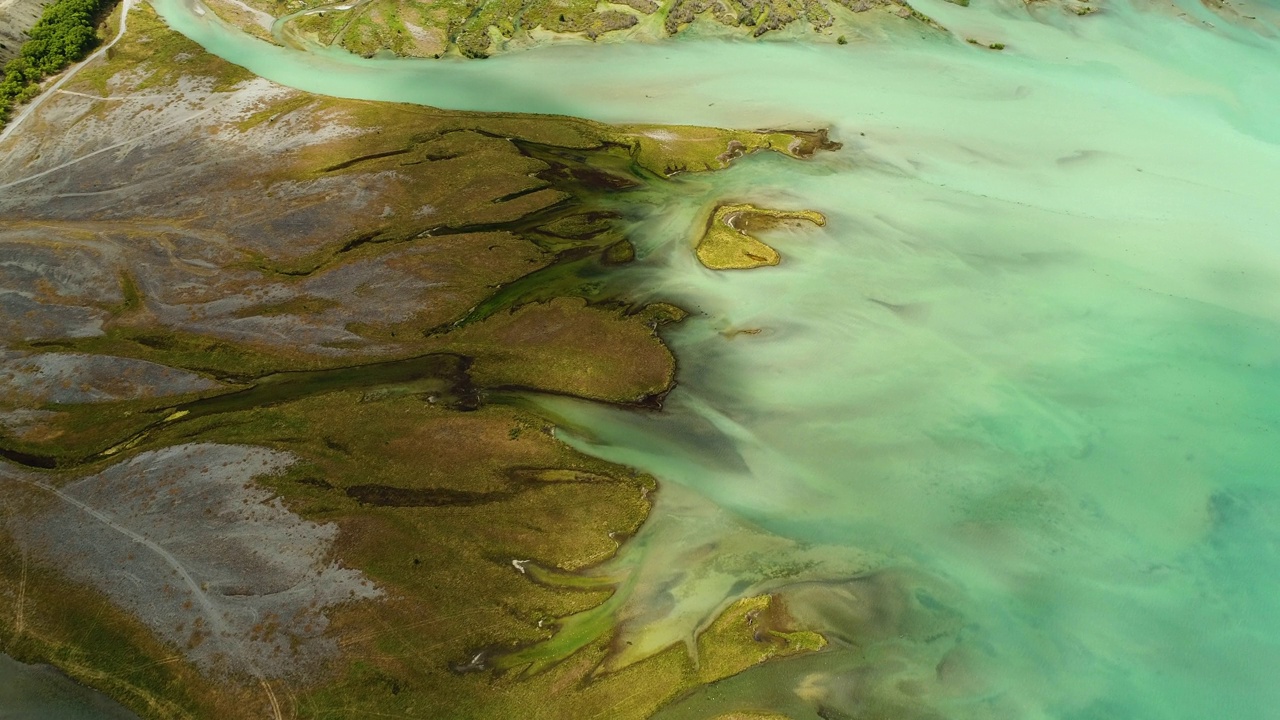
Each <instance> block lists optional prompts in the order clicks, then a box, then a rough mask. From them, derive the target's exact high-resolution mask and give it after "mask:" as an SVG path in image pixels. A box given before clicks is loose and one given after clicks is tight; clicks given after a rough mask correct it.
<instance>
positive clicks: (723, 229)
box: [695, 203, 827, 270]
mask: <svg viewBox="0 0 1280 720" xmlns="http://www.w3.org/2000/svg"><path fill="white" fill-rule="evenodd" d="M803 223H811V224H813V225H818V226H822V225H826V224H827V218H826V217H825V216H824V215H823V214H822V213H820V212H817V211H814V210H770V209H767V208H759V207H756V206H755V205H750V204H745V203H739V204H730V205H720V206H718V207H716V208H715V209H714V210H712V211H711V217H710V218H708V219H707V227H706V230H705V231H703V233H702V237H700V238H699V239H698V244H697V247H696V249H695V252H696V253H697V255H698V261H699V262H701V263H702V264H703V265H705V266H706V267H708V268H710V269H712V270H750V269H753V268H758V267H766V266H769V265H777V264H778V263H779V262H782V256H781V255H779V254H778V251H777V250H774V249H773V248H771V247H769V246H768V245H766V244H764V243H763V242H761V241H760V240H759V239H757V238H756V237H754V235H753V234H752V233H757V232H764V231H767V230H770V229H772V228H776V227H778V226H780V225H784V224H803Z"/></svg>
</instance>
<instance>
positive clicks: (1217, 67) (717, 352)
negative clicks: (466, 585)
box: [154, 0, 1280, 720]
mask: <svg viewBox="0 0 1280 720" xmlns="http://www.w3.org/2000/svg"><path fill="white" fill-rule="evenodd" d="M154 4H155V6H156V8H157V10H158V11H159V12H160V13H161V15H162V16H163V17H164V18H165V19H166V21H167V22H169V23H170V24H171V25H172V26H173V27H174V28H175V29H177V30H178V31H180V32H182V33H183V34H185V35H187V36H189V37H190V38H192V39H193V40H195V41H196V42H198V43H200V44H201V45H203V46H205V47H206V48H208V49H209V50H210V51H211V52H213V53H215V54H217V55H220V56H222V57H224V58H226V59H227V60H230V61H232V62H235V63H238V64H241V65H244V66H245V67H247V68H249V69H250V70H252V71H253V72H255V73H257V74H259V75H262V76H264V77H266V78H269V79H271V80H274V81H276V82H279V83H282V84H285V85H289V86H294V87H298V88H301V89H304V90H309V91H313V92H319V93H325V94H330V95H339V96H346V97H361V98H365V99H371V100H394V101H401V102H413V103H423V104H429V105H435V106H439V107H447V108H455V109H468V110H483V111H502V112H538V113H558V114H565V115H573V116H579V117H588V118H592V119H596V120H602V121H611V122H641V121H643V122H657V123H680V124H702V125H714V126H721V127H743V128H758V127H773V128H781V127H787V128H815V127H827V128H830V130H831V134H832V137H833V138H834V139H836V140H839V141H840V142H842V143H843V148H842V149H840V150H839V151H835V152H827V153H819V154H818V155H817V156H815V157H814V158H813V159H812V160H810V161H807V162H801V161H796V160H793V159H789V158H785V157H782V156H776V155H772V156H764V155H760V156H753V157H750V158H746V159H744V160H742V161H740V162H738V163H737V164H735V165H734V167H732V168H730V169H729V170H726V171H722V172H717V173H709V174H698V175H689V176H677V177H676V178H674V179H673V180H672V181H671V182H670V183H666V184H664V185H663V186H662V187H660V188H657V189H651V190H647V191H645V192H647V193H648V195H647V196H646V197H645V198H644V204H646V205H645V207H647V212H645V213H643V217H639V218H638V219H637V220H636V221H635V225H634V227H633V233H632V236H633V240H634V242H635V243H636V245H637V247H638V249H639V257H640V262H639V266H638V267H637V268H633V269H631V270H628V271H627V272H626V273H624V275H625V276H626V277H625V279H624V280H622V281H621V282H626V283H629V284H632V285H634V287H630V288H629V290H628V292H629V293H630V294H631V295H632V296H634V297H638V298H640V299H645V300H664V301H668V302H672V303H675V304H678V305H680V306H682V307H684V308H686V309H688V310H690V311H692V312H693V315H692V316H691V317H690V318H689V319H688V320H687V321H685V322H684V323H682V324H681V325H680V326H678V327H676V329H674V330H672V331H671V332H669V333H668V339H669V340H670V342H671V344H672V347H673V348H674V350H675V353H676V355H677V357H678V358H679V362H680V374H679V383H680V384H679V387H678V388H677V389H676V390H675V391H674V392H673V393H672V394H671V395H670V397H669V398H668V399H667V401H666V403H665V407H664V409H663V410H662V411H661V412H637V411H626V410H620V409H617V408H611V407H604V406H598V405H592V404H589V403H585V402H576V401H569V400H563V399H540V400H537V401H536V402H538V403H540V404H541V405H542V406H543V407H544V408H545V409H546V410H547V411H549V412H551V413H553V414H554V415H555V416H556V417H558V418H560V419H561V425H562V426H563V427H564V428H566V429H565V430H562V431H561V436H562V437H564V438H565V439H566V440H568V441H569V442H571V443H573V444H575V445H576V446H578V447H580V448H582V449H584V450H586V451H587V452H590V453H593V454H596V455H599V456H602V457H605V458H608V459H610V460H615V461H618V462H622V463H626V464H629V465H632V466H635V467H638V468H641V469H643V470H645V471H648V472H651V473H653V474H654V475H655V476H656V477H658V478H659V480H660V482H661V483H662V484H663V485H662V490H661V492H660V493H659V496H658V497H659V499H658V502H657V505H656V507H655V511H654V514H653V516H652V518H651V519H650V521H649V523H648V524H647V525H646V526H645V528H644V530H642V532H641V534H640V535H639V536H638V537H637V538H635V539H634V540H633V541H631V542H630V543H628V544H627V545H625V546H624V550H623V552H622V553H621V554H620V555H619V557H618V558H616V559H615V560H614V561H612V562H611V565H610V567H608V568H605V569H603V570H602V571H604V572H610V573H624V574H625V576H626V577H628V578H629V580H628V581H627V582H626V583H625V584H624V587H623V590H622V591H621V592H620V593H619V594H618V595H617V596H616V597H615V598H614V600H611V601H610V602H609V603H607V604H606V605H605V606H604V607H602V608H600V609H598V610H597V611H594V612H593V613H589V614H588V615H587V616H582V617H577V618H573V619H571V620H570V622H569V623H568V625H567V626H566V628H565V630H564V631H562V634H564V635H565V637H566V638H572V637H573V635H574V633H573V629H574V627H575V625H580V626H583V627H588V626H593V625H595V624H598V623H602V622H609V623H617V624H618V625H619V626H620V627H621V628H622V632H623V633H624V637H625V638H626V639H627V640H628V641H629V642H630V643H631V644H630V645H628V646H627V647H628V652H629V653H632V654H634V655H635V656H640V655H643V654H644V653H646V652H649V651H651V650H655V649H657V648H660V647H663V646H665V645H668V644H670V643H671V642H676V641H680V640H688V639H689V638H691V637H692V636H693V634H694V633H695V632H696V631H697V629H698V628H699V626H700V624H701V623H704V622H706V620H707V618H709V617H713V616H714V615H715V614H716V612H717V611H718V610H719V609H721V608H723V607H724V606H726V605H727V604H728V603H730V602H732V601H733V600H734V599H736V598H739V597H743V596H747V595H752V594H759V593H761V592H779V593H781V594H783V596H784V597H785V598H786V599H787V603H788V606H789V608H790V609H791V612H792V613H793V614H794V615H795V616H796V619H797V620H798V621H799V622H801V624H803V625H804V626H806V627H810V628H812V629H815V630H818V631H820V632H822V633H823V634H824V635H825V636H826V637H827V639H828V641H829V643H830V644H829V646H828V648H827V649H826V650H824V651H823V652H820V653H815V654H809V655H802V656H796V657H793V658H789V659H786V660H782V661H778V662H771V663H765V664H764V665H761V666H758V667H757V668H755V669H753V670H750V671H748V672H746V673H743V674H741V675H739V676H736V677H735V678H732V679H730V680H728V681H725V682H723V683H720V684H717V685H715V686H712V687H711V688H709V689H708V690H706V691H704V692H703V694H702V695H699V696H696V697H694V698H691V699H689V700H688V701H686V702H682V703H679V704H677V705H676V706H673V707H671V708H670V709H669V710H667V711H666V716H668V717H690V718H692V717H714V716H716V715H717V714H719V713H728V712H732V711H736V710H738V711H740V710H748V709H751V710H756V711H760V710H764V709H769V710H772V711H775V712H781V713H785V714H787V715H789V716H791V717H815V718H816V717H819V716H821V717H824V718H843V717H858V718H862V717H866V718H871V717H877V718H878V717H897V716H898V715H896V714H892V713H891V712H890V709H892V708H895V707H905V706H911V707H925V708H929V710H930V712H931V713H932V715H929V716H930V717H939V718H958V719H966V720H967V719H973V720H978V719H988V718H1010V719H1019V720H1021V719H1026V720H1039V719H1042V718H1054V719H1060V720H1103V719H1119V718H1124V719H1126V720H1201V719H1203V718H1214V717H1216V718H1230V719H1232V720H1264V719H1268V718H1275V717H1276V716H1277V715H1276V713H1277V712H1278V711H1277V710H1276V708H1280V678H1278V677H1277V668H1280V199H1278V197H1277V191H1278V190H1280V145H1278V144H1277V143H1280V23H1278V22H1277V20H1278V19H1280V6H1277V5H1276V4H1275V3H1274V2H1271V4H1269V5H1268V4H1261V5H1257V6H1243V5H1233V6H1229V7H1228V10H1227V11H1222V12H1215V11H1211V10H1210V9H1208V8H1207V7H1206V6H1205V5H1202V4H1200V3H1199V2H1196V1H1194V0H1175V3H1169V4H1160V3H1154V2H1152V3H1147V2H1143V1H1142V0H1114V1H1113V2H1108V3H1106V4H1105V5H1103V6H1102V7H1101V10H1100V11H1099V12H1097V13H1095V14H1093V15H1090V16H1087V17H1077V16H1076V15H1075V14H1073V13H1070V12H1066V11H1064V10H1063V9H1062V8H1060V7H1057V6H1031V7H1028V6H1024V5H1023V3H1022V2H1012V1H1009V0H973V2H972V4H971V5H970V6H969V7H961V6H958V5H952V4H949V3H945V2H941V0H922V1H921V2H920V3H917V4H916V7H917V9H919V10H920V11H921V12H923V13H925V14H926V15H929V16H930V17H933V18H934V19H936V20H937V21H938V22H939V23H940V24H941V25H943V26H945V27H946V28H948V30H949V31H950V34H949V35H947V34H943V33H922V32H920V31H911V32H907V31H905V30H893V31H890V30H885V31H883V32H882V33H881V35H880V36H878V37H874V38H870V39H858V40H856V41H854V42H851V43H850V44H848V45H837V44H816V43H804V42H790V41H788V42H768V41H757V42H746V41H731V40H725V39H722V38H720V39H712V38H705V37H704V38H696V37H691V38H682V39H677V40H670V41H664V42H656V43H646V42H628V43H606V44H601V45H591V44H587V43H561V44H554V45H548V46H543V47H539V48H535V49H530V50H526V51H521V52H516V53H512V54H509V55H504V56H499V57H496V58H492V59H488V60H484V61H461V60H458V61H450V60H438V61H432V60H403V59H379V58H374V59H364V58H358V57H354V56H350V55H346V54H343V53H338V52H333V51H327V50H323V49H316V48H309V49H307V48H282V47H278V46H273V45H269V44H267V43H264V42H262V41H259V40H256V39H253V38H251V37H249V36H247V35H245V34H243V33H241V32H240V31H238V30H236V29H234V28H231V27H229V26H226V25H224V24H222V23H220V22H219V21H217V20H216V19H215V18H214V17H213V14H212V13H211V12H204V11H203V9H202V8H200V7H198V6H197V5H194V4H185V3H184V0H154ZM1230 7H1235V8H1236V12H1237V13H1238V14H1236V15H1231V14H1230ZM904 27H905V26H904ZM967 38H975V39H977V40H979V41H980V43H981V45H975V44H972V43H966V42H965V39H967ZM996 42H998V43H1003V44H1004V46H1005V47H1004V49H1003V50H994V49H988V48H987V47H986V45H987V44H989V43H996ZM728 201H734V202H751V203H754V204H756V205H759V206H763V207H769V208H778V209H810V210H817V211H820V212H822V213H823V214H825V215H826V217H827V221H828V222H827V224H826V226H825V227H822V228H804V229H780V230H776V231H772V232H770V233H767V234H765V235H763V236H762V238H763V239H764V240H766V241H767V242H768V243H769V244H770V245H772V246H774V247H776V248H777V249H778V250H779V251H780V252H781V254H782V256H783V261H782V263H781V265H779V266H777V267H773V268H764V269H758V270H752V271H731V272H715V271H711V270H707V269H705V268H703V267H702V266H701V265H700V264H699V263H698V262H697V260H696V258H695V257H694V255H693V253H692V250H691V246H692V242H693V240H694V239H695V237H696V234H697V232H698V230H699V228H700V227H702V226H703V224H704V223H705V219H706V213H707V212H708V210H709V209H710V208H711V207H713V206H714V205H716V204H717V203H721V202H728ZM566 642H570V640H568V639H566ZM625 660H626V658H620V659H619V662H624V661H625ZM886 713H888V714H886Z"/></svg>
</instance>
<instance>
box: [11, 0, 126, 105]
mask: <svg viewBox="0 0 1280 720" xmlns="http://www.w3.org/2000/svg"><path fill="white" fill-rule="evenodd" d="M111 4H112V0H55V2H54V3H53V4H51V5H49V6H47V7H45V9H44V13H43V14H42V15H41V16H40V19H39V20H38V21H36V24H35V26H34V27H32V28H31V30H30V32H29V33H28V38H27V41H26V42H24V43H23V44H22V49H21V50H20V51H19V52H18V56H17V57H16V58H14V59H12V60H10V61H9V62H7V63H5V66H4V74H3V79H0V126H2V125H3V124H4V123H5V122H7V121H8V119H9V113H10V111H11V110H12V109H13V107H14V106H15V105H20V104H22V103H24V102H26V101H28V100H30V99H32V98H34V97H35V96H36V95H39V94H40V81H42V80H44V79H45V78H47V77H49V76H50V75H53V74H54V73H56V72H58V71H60V70H62V69H63V68H65V67H66V66H68V65H70V64H71V63H73V62H75V61H77V60H80V59H81V58H83V57H84V56H85V55H87V54H88V52H89V51H90V50H92V49H93V47H94V46H95V45H97V44H98V34H97V31H96V26H97V24H98V20H99V18H100V16H101V15H102V13H103V12H104V11H105V10H106V8H108V7H109V6H110V5H111Z"/></svg>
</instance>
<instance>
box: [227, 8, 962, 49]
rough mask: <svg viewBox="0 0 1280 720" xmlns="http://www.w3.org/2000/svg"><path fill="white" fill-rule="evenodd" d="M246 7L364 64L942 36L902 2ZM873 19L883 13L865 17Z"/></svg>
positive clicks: (231, 12)
mask: <svg viewBox="0 0 1280 720" xmlns="http://www.w3.org/2000/svg"><path fill="white" fill-rule="evenodd" d="M250 2H251V4H252V5H253V6H254V7H256V8H258V9H260V10H263V11H265V12H267V13H269V14H271V15H273V16H274V17H285V16H292V17H291V19H290V21H289V23H288V27H287V28H286V29H285V33H286V34H289V35H294V36H303V37H307V38H310V39H312V40H313V41H315V42H318V43H321V44H323V45H330V46H337V47H343V48H346V49H348V50H350V51H352V52H355V53H360V54H362V55H366V56H369V55H373V54H375V53H379V52H388V51H389V52H392V53H395V54H397V55H406V56H414V57H441V56H443V55H445V54H450V53H456V54H461V55H463V56H466V57H473V58H482V57H487V56H489V55H491V54H493V53H496V52H500V51H503V50H505V49H509V48H518V47H523V46H527V45H530V44H533V43H536V42H538V41H539V40H540V39H541V38H543V37H545V36H547V35H554V36H576V37H581V38H585V39H587V40H592V41H595V40H599V39H601V38H606V37H609V36H623V35H624V34H628V33H638V34H642V35H645V36H647V37H656V36H666V35H676V34H679V33H682V32H685V31H686V30H687V29H688V28H690V27H693V26H701V27H703V28H720V29H723V30H724V31H725V32H736V33H747V34H750V35H751V36H753V37H761V36H764V35H768V34H770V33H775V34H776V33H779V32H783V31H789V32H803V33H805V34H807V35H809V36H812V37H816V38H822V39H824V40H828V41H831V40H834V39H835V37H836V36H835V35H833V33H834V30H835V29H837V28H839V29H845V28H847V29H848V31H849V32H858V29H859V27H860V26H866V25H869V24H870V23H874V22H876V21H878V19H879V16H880V15H882V14H888V16H889V17H890V18H891V19H893V20H895V21H896V20H907V21H910V22H915V23H919V24H921V25H922V26H924V27H929V28H935V29H936V28H938V27H939V26H938V25H937V23H935V22H934V21H933V20H931V19H929V18H928V17H926V16H924V15H922V14H920V13H919V12H917V11H916V10H915V9H913V8H912V7H911V6H910V5H909V4H908V3H907V2H906V0H724V1H723V2H707V1H706V0H623V2H620V3H615V4H611V5H608V6H605V5H602V4H601V3H598V2H596V1H595V0H555V2H552V1H551V0H533V1H532V2H518V1H516V0H441V2H432V3H425V2H421V1H420V0H370V1H369V2H363V3H353V4H350V7H349V8H348V9H346V10H336V9H333V6H332V5H331V4H328V3H326V2H322V1H314V2H309V3H307V4H306V5H304V6H302V7H304V8H311V10H310V11H306V12H301V13H299V7H300V6H299V4H297V3H291V2H286V1H285V0H250ZM213 7H214V9H215V10H217V11H218V12H220V13H221V14H223V15H224V16H225V17H226V18H227V19H228V20H229V21H231V22H238V23H240V24H242V25H243V24H245V19H244V18H243V17H242V16H243V12H242V11H237V9H236V8H235V6H234V5H232V4H229V3H220V2H218V1H217V0H215V1H214V2H213ZM872 10H878V11H881V12H880V13H871V14H870V16H868V17H867V18H863V17H862V15H863V14H864V13H867V12H868V11H872ZM838 37H839V38H844V35H838Z"/></svg>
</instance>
